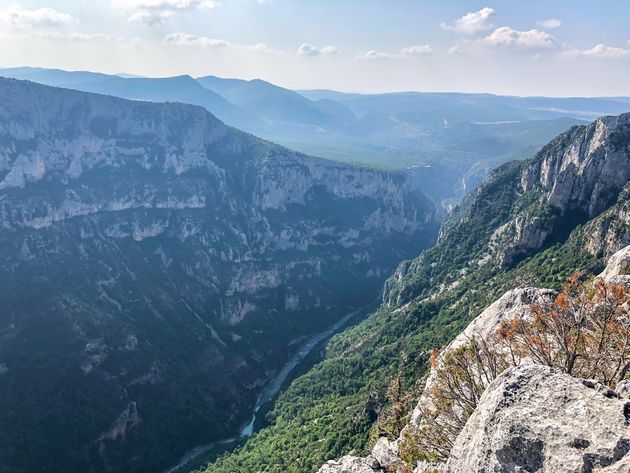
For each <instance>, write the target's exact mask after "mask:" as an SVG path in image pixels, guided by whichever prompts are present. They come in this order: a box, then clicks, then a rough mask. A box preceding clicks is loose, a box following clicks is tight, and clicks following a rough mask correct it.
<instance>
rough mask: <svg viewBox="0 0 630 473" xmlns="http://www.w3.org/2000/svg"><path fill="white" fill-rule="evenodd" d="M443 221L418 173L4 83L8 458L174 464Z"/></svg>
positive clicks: (70, 463) (1, 325) (2, 363)
mask: <svg viewBox="0 0 630 473" xmlns="http://www.w3.org/2000/svg"><path fill="white" fill-rule="evenodd" d="M432 216H433V207H432V205H431V204H430V203H429V202H428V200H427V199H426V198H425V197H424V196H423V195H422V194H421V193H420V192H419V191H417V190H415V189H414V187H413V185H412V184H411V183H410V182H409V180H408V179H407V177H406V176H405V175H404V174H396V173H387V172H380V171H376V170H371V169H364V168H356V167H353V166H349V165H343V164H337V163H332V162H329V161H325V160H321V159H317V158H312V157H308V156H305V155H301V154H299V153H295V152H291V151H289V150H287V149H284V148H281V147H279V146H275V145H272V144H270V143H267V142H264V141H262V140H259V139H257V138H255V137H253V136H251V135H247V134H245V133H241V132H239V131H237V130H235V129H232V128H230V127H227V126H226V125H224V124H223V123H221V122H220V121H219V120H217V119H216V118H215V117H213V116H212V115H211V114H209V113H207V112H206V111H205V110H204V109H202V108H200V107H194V106H188V105H182V104H174V103H169V104H153V103H148V102H131V101H126V100H122V99H116V98H113V97H106V96H100V95H93V94H86V93H81V92H76V91H70V90H65V89H56V88H52V87H46V86H40V85H35V84H32V83H28V82H23V81H14V80H6V79H0V243H1V245H0V261H1V262H2V271H1V272H0V301H2V305H3V311H2V314H0V375H1V376H2V377H1V380H2V383H0V405H2V406H3V409H1V410H0V444H2V445H3V446H5V447H6V448H2V449H0V464H2V465H3V466H5V467H6V468H8V469H9V470H10V471H13V472H21V471H33V470H39V471H59V470H60V469H63V470H64V471H68V472H73V471H86V465H88V464H89V465H91V467H92V468H93V471H95V472H97V471H104V470H108V469H112V468H113V469H118V471H158V470H160V469H161V468H162V467H164V466H167V465H168V463H170V462H171V461H173V460H175V461H176V460H177V458H178V457H179V456H180V455H181V454H182V453H183V452H184V451H185V450H186V449H188V448H190V447H193V446H195V445H198V444H199V443H203V442H204V441H210V440H212V439H216V438H223V437H229V436H231V435H232V434H233V433H234V432H235V431H238V428H239V427H240V424H241V423H243V421H245V420H246V419H247V417H248V415H249V409H250V408H251V406H252V405H253V403H254V402H255V400H256V397H257V395H258V393H259V392H260V391H261V390H262V388H263V386H264V385H265V383H266V382H267V381H268V380H269V379H270V378H271V377H272V376H273V374H274V373H275V371H276V370H277V369H278V368H279V367H280V366H281V365H282V363H283V361H285V360H286V359H287V358H288V357H289V356H290V354H291V353H293V352H295V351H296V350H297V349H298V348H299V345H300V342H301V341H302V340H303V339H304V338H305V337H306V336H308V335H309V334H312V333H315V332H318V331H321V330H323V329H324V328H326V327H328V326H330V325H332V324H333V323H334V322H335V321H336V320H338V319H339V318H340V317H341V316H342V315H345V314H346V313H348V312H349V311H351V310H352V308H353V307H356V306H359V305H364V304H365V303H366V302H368V301H370V300H372V299H373V298H375V297H376V296H377V294H378V291H379V290H380V287H382V282H383V280H384V278H385V277H386V276H387V274H388V273H389V272H390V271H391V270H392V269H393V267H394V265H395V264H396V263H397V262H398V261H400V259H402V258H404V257H407V256H411V255H413V254H415V253H417V252H418V251H419V250H420V249H421V248H422V247H423V246H425V245H427V244H428V243H429V242H430V241H431V239H432V238H433V235H434V234H435V233H436V228H435V224H434V222H433V217H432ZM51 380H53V381H52V382H51ZM130 406H133V408H131V407H130ZM165 412H166V413H167V414H166V415H165ZM96 413H98V415H96ZM191 413H194V415H191ZM44 418H48V419H49V422H47V423H45V426H44V427H42V425H43V424H42V423H41V422H42V419H44ZM57 432H63V435H57V434H56V433H57ZM27 433H28V435H27ZM53 433H55V434H53ZM25 439H28V441H26V440H25ZM43 446H45V447H43ZM165 446H168V448H165ZM139 452H143V454H142V455H140V454H139ZM28 462H31V463H28ZM61 465H63V467H62V466H61Z"/></svg>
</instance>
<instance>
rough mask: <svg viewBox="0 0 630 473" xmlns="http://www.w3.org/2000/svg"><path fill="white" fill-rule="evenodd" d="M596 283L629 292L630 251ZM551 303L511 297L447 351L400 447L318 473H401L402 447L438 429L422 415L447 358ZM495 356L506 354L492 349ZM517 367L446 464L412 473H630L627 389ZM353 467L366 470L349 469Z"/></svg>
mask: <svg viewBox="0 0 630 473" xmlns="http://www.w3.org/2000/svg"><path fill="white" fill-rule="evenodd" d="M598 277H600V278H603V279H605V280H606V281H607V282H609V283H615V284H625V285H628V287H630V246H627V247H625V248H622V249H621V250H619V251H617V252H616V253H615V254H613V255H612V256H610V258H609V259H608V262H607V266H606V269H605V270H604V271H603V272H602V273H601V274H600V275H599V276H598ZM554 295H555V291H552V290H548V289H538V288H518V289H513V290H511V291H508V292H506V293H505V294H504V295H503V296H502V297H501V298H499V299H498V300H497V301H496V302H494V303H493V304H491V305H490V306H488V308H486V309H485V310H484V311H483V312H482V313H481V314H479V316H477V317H476V318H475V319H474V320H473V321H472V322H471V323H470V324H469V325H468V326H467V327H466V329H465V330H464V331H463V332H462V333H460V334H459V335H458V336H457V337H456V338H455V339H454V340H453V341H452V342H451V343H449V345H448V346H447V347H446V348H444V349H443V350H442V352H441V353H440V355H439V357H438V359H437V361H436V364H435V366H434V367H433V368H432V369H431V372H430V373H429V375H428V377H427V379H426V382H425V386H424V389H423V392H422V394H421V396H420V399H419V401H418V403H417V405H416V407H415V409H414V411H413V413H412V415H411V419H410V421H409V424H408V425H407V426H406V427H405V428H404V429H403V432H402V434H401V435H400V437H399V439H397V440H395V441H389V440H387V439H386V438H381V439H379V440H378V441H377V442H376V444H375V445H374V447H373V449H372V451H371V453H370V455H369V456H368V457H367V458H357V457H351V456H349V457H344V458H342V459H341V460H340V461H339V462H329V463H328V464H327V465H326V468H327V469H322V470H320V472H319V473H325V472H329V473H342V472H346V471H348V472H351V471H362V472H363V471H365V472H368V473H370V472H379V473H380V472H387V471H397V470H396V469H397V468H400V465H402V460H401V459H400V457H399V447H401V445H403V443H404V442H409V441H413V439H414V435H413V432H414V431H418V430H419V429H423V427H425V426H426V425H427V423H428V422H435V419H434V418H425V417H424V413H425V412H430V411H431V407H432V403H433V399H432V395H431V391H432V387H433V386H434V384H435V382H436V374H437V372H438V370H439V368H440V367H441V366H442V364H443V362H444V359H445V357H446V356H447V354H448V353H449V352H452V351H453V350H456V349H458V348H460V347H462V346H464V345H465V344H467V343H469V342H470V341H471V340H472V339H473V338H477V339H484V340H490V339H491V337H492V334H493V333H494V332H495V331H496V330H497V329H498V328H499V326H500V325H501V323H502V322H503V321H507V320H513V319H521V320H529V319H530V318H531V317H532V315H533V313H532V310H531V305H532V304H543V303H545V302H547V301H550V300H551V299H553V297H554ZM493 349H494V350H496V351H501V349H502V348H501V346H500V345H494V346H493ZM518 363H519V366H517V367H512V368H510V369H508V370H507V371H506V372H504V373H503V374H502V375H500V376H499V377H498V378H497V379H495V380H494V381H493V382H492V383H491V384H490V385H489V386H488V387H487V389H486V391H485V392H484V394H483V396H482V397H481V399H480V400H479V403H478V405H477V408H476V409H475V411H474V413H473V415H472V416H471V417H470V418H469V419H468V421H467V423H466V426H465V428H464V430H462V431H461V432H460V434H459V436H458V437H457V439H456V441H455V444H454V447H453V449H452V450H451V455H450V457H449V459H448V462H447V463H429V462H419V463H418V464H416V465H414V466H415V469H414V472H416V473H425V472H430V473H436V472H440V473H445V472H449V473H468V472H488V473H490V472H497V471H499V472H513V471H514V472H523V473H524V472H535V471H540V472H554V473H555V472H580V473H581V472H587V471H603V472H611V473H612V472H615V473H622V472H623V473H626V472H627V471H630V470H628V465H630V454H628V452H630V402H628V401H629V400H630V383H629V382H628V381H622V382H620V383H618V385H617V388H616V390H615V391H613V390H611V389H609V388H607V387H606V386H603V385H602V384H600V383H597V382H595V381H591V380H582V379H577V378H573V377H571V376H569V375H567V374H565V373H562V372H559V371H556V370H554V369H552V368H549V367H546V366H541V365H534V364H532V363H531V362H530V360H528V359H526V358H523V359H521V360H518ZM410 439H411V440H410ZM350 466H352V467H354V468H359V467H360V468H363V470H352V469H348V468H350ZM596 469H597V470H596ZM401 471H402V470H401Z"/></svg>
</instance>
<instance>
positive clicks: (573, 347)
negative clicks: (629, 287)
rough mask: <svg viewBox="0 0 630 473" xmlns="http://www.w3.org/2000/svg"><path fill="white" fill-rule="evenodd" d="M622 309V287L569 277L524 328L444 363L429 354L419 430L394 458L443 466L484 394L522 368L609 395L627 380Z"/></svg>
mask: <svg viewBox="0 0 630 473" xmlns="http://www.w3.org/2000/svg"><path fill="white" fill-rule="evenodd" d="M629 306H630V297H629V295H628V293H627V291H626V289H625V288H624V287H623V286H620V285H614V284H608V283H606V282H604V281H602V280H601V279H592V278H591V279H590V280H588V281H586V282H584V281H583V275H582V274H581V273H576V274H573V275H572V276H570V277H569V278H568V279H567V281H566V284H565V286H564V288H563V290H562V291H561V292H560V293H559V294H558V296H557V297H556V298H555V299H554V300H552V301H549V302H547V303H544V304H535V305H532V306H530V308H531V311H532V313H533V317H532V318H531V320H522V319H514V320H508V321H505V322H503V323H502V324H501V325H500V327H499V329H498V330H497V331H496V332H495V333H494V334H492V336H490V337H489V339H488V340H484V339H481V338H472V339H471V340H470V342H469V343H467V344H466V345H465V346H462V347H460V348H457V349H455V350H452V351H450V352H448V353H446V354H445V355H443V357H441V355H440V354H439V351H437V350H436V351H434V352H433V353H432V355H431V365H432V367H433V369H434V372H433V373H432V376H433V377H434V379H433V381H434V382H433V383H432V385H431V387H430V388H429V390H428V391H427V392H425V396H428V400H429V402H428V404H427V405H425V407H424V408H422V418H423V421H422V425H421V426H420V427H419V428H418V429H413V428H409V429H406V430H405V432H404V435H403V438H402V441H401V443H400V455H401V458H403V459H404V460H405V461H407V462H408V463H410V464H413V463H414V462H416V461H418V460H424V461H429V462H440V461H446V459H447V458H448V455H449V453H450V450H451V448H452V446H453V443H454V442H455V439H456V438H457V436H458V435H459V433H460V432H461V430H462V429H463V428H464V425H465V424H466V421H467V420H468V418H469V417H470V415H471V414H472V412H473V411H474V409H475V408H476V407H477V403H478V402H479V398H480V397H481V395H482V394H483V392H484V391H485V389H486V387H487V386H488V385H489V384H490V383H491V382H492V381H493V380H494V379H495V378H496V377H497V376H499V375H500V374H501V373H502V372H503V371H504V370H505V369H507V368H508V367H510V366H517V365H519V364H520V363H521V362H522V361H524V360H528V361H533V362H535V363H540V364H544V365H548V366H551V367H555V368H558V369H561V370H563V371H565V372H567V373H569V374H571V375H573V376H576V377H581V378H593V379H596V380H598V381H600V382H602V383H604V384H606V385H608V386H611V387H614V386H615V385H616V384H617V383H618V382H619V381H621V380H623V379H625V378H626V377H628V375H629V374H630V373H629V371H630V313H629Z"/></svg>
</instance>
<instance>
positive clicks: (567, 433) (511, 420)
mask: <svg viewBox="0 0 630 473" xmlns="http://www.w3.org/2000/svg"><path fill="white" fill-rule="evenodd" d="M629 451H630V403H628V402H627V400H625V399H621V398H620V397H619V396H618V395H617V394H616V393H615V392H614V391H612V390H610V389H608V388H606V387H605V386H602V385H601V384H599V383H597V382H595V381H591V380H583V379H577V378H573V377H571V376H570V375H568V374H566V373H562V372H560V371H558V370H555V369H553V368H549V367H547V366H542V365H535V364H530V363H526V364H523V365H520V366H518V367H516V368H512V369H509V370H507V371H506V372H505V373H504V374H502V375H501V376H499V377H498V378H497V379H496V380H495V381H494V382H492V383H491V384H490V386H489V387H488V389H486V391H485V392H484V394H483V396H482V397H481V399H480V401H479V404H478V406H477V409H476V410H475V412H474V413H473V415H472V416H471V417H470V419H469V420H468V422H467V423H466V426H465V427H464V430H462V432H461V433H460V434H459V436H458V437H457V440H456V441H455V444H454V446H453V449H452V450H451V455H450V457H449V460H448V463H447V471H448V472H449V473H469V472H473V471H474V472H479V473H482V472H523V473H524V472H566V473H569V472H575V473H581V472H590V471H595V470H596V469H597V468H603V467H608V468H609V470H607V471H622V470H619V469H618V468H617V467H619V465H620V464H625V465H627V462H628V452H629ZM624 457H625V458H624ZM622 462H623V463H622ZM623 471H628V470H623Z"/></svg>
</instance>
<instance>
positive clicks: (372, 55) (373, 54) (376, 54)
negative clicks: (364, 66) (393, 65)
mask: <svg viewBox="0 0 630 473" xmlns="http://www.w3.org/2000/svg"><path fill="white" fill-rule="evenodd" d="M396 57H397V55H396V54H391V53H384V52H382V51H376V50H375V49H372V50H370V51H367V52H366V53H363V54H361V55H360V56H359V57H358V58H357V59H361V60H365V61H373V60H381V59H394V58H396Z"/></svg>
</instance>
